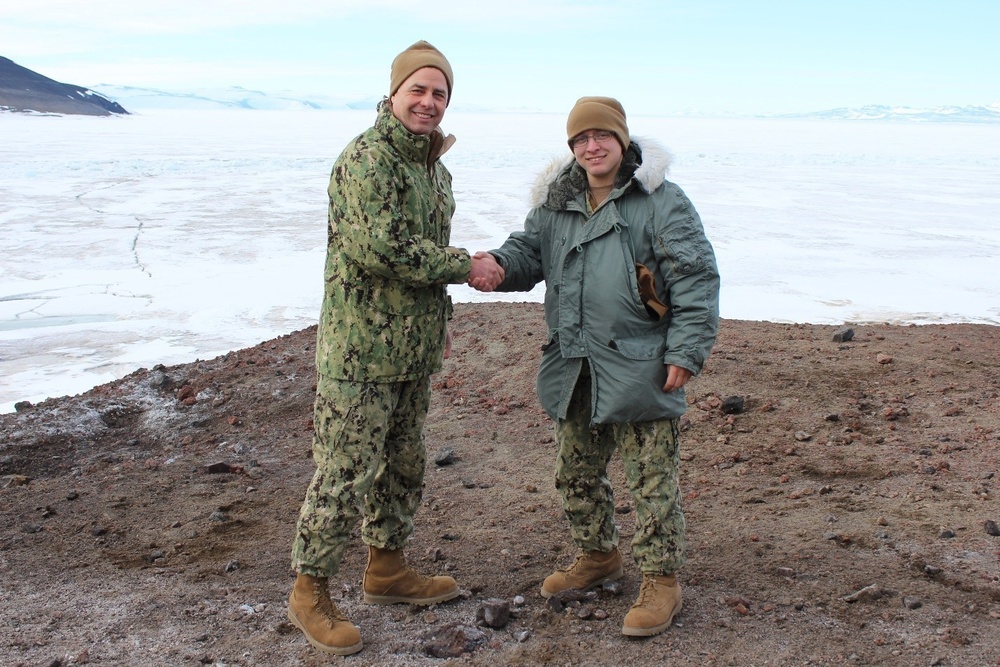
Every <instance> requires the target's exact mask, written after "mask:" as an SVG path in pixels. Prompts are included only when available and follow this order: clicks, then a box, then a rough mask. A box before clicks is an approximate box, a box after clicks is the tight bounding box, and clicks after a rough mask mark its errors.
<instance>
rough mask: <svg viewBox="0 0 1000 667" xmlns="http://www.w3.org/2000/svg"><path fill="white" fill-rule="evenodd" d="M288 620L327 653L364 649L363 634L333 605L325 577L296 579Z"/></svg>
mask: <svg viewBox="0 0 1000 667" xmlns="http://www.w3.org/2000/svg"><path fill="white" fill-rule="evenodd" d="M288 620H289V621H291V622H292V623H293V624H294V625H295V627H297V628H298V629H299V630H301V631H302V634H304V635H305V636H306V639H307V640H309V643H310V644H312V645H313V646H315V647H316V648H318V649H319V650H320V651H323V652H324V653H333V654H335V655H351V654H352V653H357V652H358V651H360V650H361V647H362V643H361V631H360V630H358V628H357V627H355V626H354V625H353V624H352V623H351V622H350V621H348V620H347V618H346V617H345V616H344V615H343V614H342V613H340V610H339V609H337V605H335V604H333V600H331V599H330V592H329V591H328V590H327V588H326V579H325V578H323V577H310V576H309V575H307V574H300V575H299V576H298V577H296V578H295V585H294V586H292V593H291V595H289V596H288Z"/></svg>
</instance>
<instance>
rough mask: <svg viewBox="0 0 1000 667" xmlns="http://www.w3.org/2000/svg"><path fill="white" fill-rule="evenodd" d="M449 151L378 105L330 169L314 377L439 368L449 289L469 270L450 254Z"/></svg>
mask: <svg viewBox="0 0 1000 667" xmlns="http://www.w3.org/2000/svg"><path fill="white" fill-rule="evenodd" d="M452 143H454V137H451V136H448V137H447V138H446V137H445V136H444V135H443V134H442V133H441V131H440V130H435V132H434V133H433V134H431V135H415V134H411V133H410V132H409V131H408V130H407V129H406V128H405V127H404V126H403V124H402V123H400V122H399V120H398V119H396V117H395V116H393V115H392V112H391V109H390V107H389V104H388V101H387V100H383V102H382V103H381V104H380V105H379V112H378V117H377V118H376V120H375V124H374V126H372V127H371V128H369V129H368V130H366V131H365V132H363V133H361V134H360V135H358V136H357V137H355V138H354V140H353V141H351V142H350V143H349V144H348V145H347V147H346V148H345V149H344V151H343V152H342V153H341V154H340V157H338V158H337V161H336V162H335V163H334V165H333V171H332V174H331V176H330V186H329V188H328V194H329V196H330V210H329V224H328V229H327V234H328V238H327V253H326V269H325V272H324V279H325V288H324V294H323V306H322V310H321V313H320V322H319V333H318V341H317V346H316V366H317V369H318V371H319V373H320V374H322V375H325V376H327V377H331V378H335V379H343V380H353V381H374V382H398V381H404V380H413V379H416V378H419V377H422V376H424V375H428V374H430V373H433V372H435V371H437V370H439V369H440V368H441V360H442V358H443V356H444V342H445V326H446V322H447V319H448V317H450V314H451V300H450V298H449V296H448V292H447V284H448V283H460V282H465V280H466V279H467V277H468V275H469V270H470V268H471V265H472V263H471V259H470V256H469V253H468V252H467V251H466V250H464V249H462V248H453V247H450V246H448V242H449V237H450V236H451V217H452V214H453V213H454V212H455V198H454V196H453V195H452V190H451V174H450V173H449V172H448V170H447V169H446V168H445V166H444V165H443V164H442V163H441V162H440V161H439V158H440V157H441V154H442V153H443V152H444V151H445V150H447V149H448V148H449V147H450V146H451V144H452Z"/></svg>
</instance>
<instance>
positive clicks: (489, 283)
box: [469, 250, 504, 292]
mask: <svg viewBox="0 0 1000 667" xmlns="http://www.w3.org/2000/svg"><path fill="white" fill-rule="evenodd" d="M503 277H504V271H503V267H502V266H500V264H499V263H498V262H497V259H496V257H494V256H493V255H491V254H490V253H488V252H485V251H483V250H480V251H479V252H477V253H476V254H475V255H473V256H472V270H471V271H469V286H471V287H474V288H475V289H477V290H479V291H480V292H492V291H493V290H495V289H496V288H497V287H498V286H499V285H500V283H502V282H503Z"/></svg>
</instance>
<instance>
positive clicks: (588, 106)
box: [566, 97, 631, 150]
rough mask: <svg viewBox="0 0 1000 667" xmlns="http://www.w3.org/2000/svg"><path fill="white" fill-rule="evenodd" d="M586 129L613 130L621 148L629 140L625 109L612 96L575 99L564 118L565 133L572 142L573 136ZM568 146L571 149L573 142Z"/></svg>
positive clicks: (625, 145) (624, 146)
mask: <svg viewBox="0 0 1000 667" xmlns="http://www.w3.org/2000/svg"><path fill="white" fill-rule="evenodd" d="M587 130H608V131H609V132H614V133H615V136H617V137H618V143H620V144H621V145H622V149H623V150H624V149H626V148H628V145H629V141H631V140H630V139H629V137H628V125H626V124H625V109H624V108H623V107H622V105H621V103H620V102H619V101H618V100H616V99H614V98H613V97H581V98H580V99H578V100H577V101H576V104H575V105H574V106H573V110H572V111H570V112H569V118H567V119H566V135H567V137H568V139H569V141H570V142H572V140H573V137H575V136H576V135H578V134H580V133H581V132H586V131H587ZM569 147H570V150H572V149H573V144H572V143H570V145H569Z"/></svg>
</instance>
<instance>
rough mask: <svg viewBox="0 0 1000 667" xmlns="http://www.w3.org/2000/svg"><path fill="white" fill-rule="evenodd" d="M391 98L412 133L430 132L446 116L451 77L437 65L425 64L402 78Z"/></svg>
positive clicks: (394, 111) (399, 115) (394, 108)
mask: <svg viewBox="0 0 1000 667" xmlns="http://www.w3.org/2000/svg"><path fill="white" fill-rule="evenodd" d="M389 102H390V104H391V105H392V115H393V116H395V117H396V118H398V119H399V122H400V123H402V124H403V127H405V128H406V129H407V130H409V131H410V132H412V133H413V134H430V133H431V132H433V131H434V129H435V128H437V126H438V125H440V124H441V119H442V118H444V110H445V108H446V107H447V106H448V80H447V79H446V78H445V76H444V73H443V72H442V71H441V70H439V69H437V68H436V67H422V68H420V69H418V70H417V71H416V72H414V73H413V74H411V75H410V76H409V77H408V78H407V79H406V80H405V81H403V84H402V85H401V86H400V87H399V90H397V91H396V92H395V94H394V95H393V96H392V97H391V98H389Z"/></svg>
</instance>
